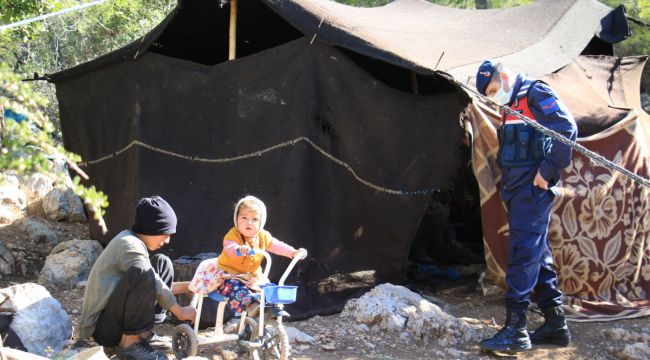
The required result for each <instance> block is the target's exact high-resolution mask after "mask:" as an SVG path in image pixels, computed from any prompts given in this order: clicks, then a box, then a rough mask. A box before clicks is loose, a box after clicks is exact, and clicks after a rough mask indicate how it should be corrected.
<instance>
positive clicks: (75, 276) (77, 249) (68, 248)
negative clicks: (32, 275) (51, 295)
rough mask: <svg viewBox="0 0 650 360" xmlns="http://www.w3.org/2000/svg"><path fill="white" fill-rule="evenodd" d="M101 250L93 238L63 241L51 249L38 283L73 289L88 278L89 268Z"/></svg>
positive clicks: (56, 288) (52, 287)
mask: <svg viewBox="0 0 650 360" xmlns="http://www.w3.org/2000/svg"><path fill="white" fill-rule="evenodd" d="M102 250H103V247H102V245H101V244H100V243H99V242H98V241H95V240H70V241H65V242H62V243H60V244H58V245H57V246H55V247H54V249H52V252H51V253H50V255H49V256H48V257H47V259H45V265H44V266H43V270H41V273H40V275H39V277H38V283H39V284H41V285H43V286H47V287H48V288H49V289H52V290H69V289H74V288H75V287H76V286H77V284H78V283H79V282H81V281H86V280H88V275H90V269H91V268H92V266H93V264H94V263H95V261H96V260H97V258H98V257H99V254H101V252H102Z"/></svg>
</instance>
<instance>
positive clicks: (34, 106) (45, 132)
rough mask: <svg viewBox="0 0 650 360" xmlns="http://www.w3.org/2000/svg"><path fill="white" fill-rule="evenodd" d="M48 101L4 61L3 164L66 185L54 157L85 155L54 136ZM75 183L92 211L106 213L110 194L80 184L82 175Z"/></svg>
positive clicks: (0, 79) (0, 73) (0, 105)
mask: <svg viewBox="0 0 650 360" xmlns="http://www.w3.org/2000/svg"><path fill="white" fill-rule="evenodd" d="M46 105H47V100H46V99H45V98H43V97H41V96H39V95H38V94H36V93H35V92H34V91H33V90H32V89H31V87H30V86H29V85H27V84H25V83H23V82H21V81H20V79H19V78H18V77H17V76H16V75H15V74H14V73H13V72H11V71H10V70H9V69H8V68H7V67H6V65H4V66H2V65H0V124H1V125H2V126H1V127H0V140H1V141H0V168H2V169H3V170H13V171H16V172H17V173H18V174H25V173H31V172H40V173H43V174H45V175H48V176H50V177H52V178H53V180H54V182H55V184H57V185H60V186H62V185H63V184H65V174H63V173H61V172H60V171H56V169H55V166H56V164H55V162H54V161H55V160H57V159H58V160H59V161H69V162H71V163H72V162H77V161H80V160H81V159H80V158H79V156H77V155H76V154H73V153H71V152H68V151H66V150H65V149H64V148H63V146H62V145H61V144H60V143H59V142H57V141H56V140H55V139H53V138H52V136H51V134H52V133H53V132H54V130H55V129H54V125H53V124H52V122H51V121H50V120H49V118H48V117H47V116H46V115H44V114H43V112H42V111H41V108H42V107H43V106H46ZM5 109H11V110H12V111H14V112H16V113H20V114H22V115H25V116H26V119H25V120H24V121H21V122H17V121H15V120H13V119H5V118H4V116H3V114H4V111H5ZM0 176H1V175H0ZM73 184H74V186H73V190H74V191H75V193H77V194H78V195H79V196H80V197H81V198H82V199H83V201H84V203H85V204H86V206H87V207H88V209H89V210H91V212H93V213H94V214H95V215H96V216H97V215H100V214H103V213H104V209H105V208H106V207H107V206H108V199H107V197H106V195H104V194H103V193H102V192H99V191H97V190H96V189H95V188H94V187H91V188H86V187H84V186H83V185H80V179H79V177H78V176H75V178H74V180H73Z"/></svg>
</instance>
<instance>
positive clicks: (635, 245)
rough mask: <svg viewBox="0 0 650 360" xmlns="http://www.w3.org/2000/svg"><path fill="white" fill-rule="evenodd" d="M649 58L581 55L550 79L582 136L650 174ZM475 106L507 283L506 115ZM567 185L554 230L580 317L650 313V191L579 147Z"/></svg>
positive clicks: (491, 265) (492, 225)
mask: <svg viewBox="0 0 650 360" xmlns="http://www.w3.org/2000/svg"><path fill="white" fill-rule="evenodd" d="M645 60H646V57H635V58H626V59H622V60H621V59H615V58H610V57H579V58H578V59H576V60H575V61H574V62H573V63H572V64H571V65H569V66H567V67H566V68H565V69H562V70H561V71H559V72H558V73H557V74H553V75H551V76H549V77H547V78H544V80H545V81H547V82H548V83H550V84H551V85H552V86H553V87H554V88H555V89H556V91H557V92H558V94H559V96H560V98H562V99H564V100H565V102H566V103H567V106H568V107H569V109H571V110H572V111H573V113H574V115H575V116H576V121H577V122H578V128H579V138H578V143H580V144H581V145H583V146H585V147H586V148H588V149H590V150H592V151H595V152H597V153H599V154H601V155H603V156H604V157H605V158H607V159H610V160H613V161H614V162H616V163H617V164H619V165H621V166H623V167H624V168H626V169H628V170H630V171H632V172H634V173H636V174H639V175H640V176H642V177H645V178H648V177H649V175H650V148H649V144H650V116H648V114H646V113H645V112H643V110H640V109H639V108H638V101H639V99H638V98H639V91H638V89H639V79H640V73H641V71H642V69H643V65H644V63H645ZM608 105H615V106H619V107H632V109H629V108H628V109H627V110H620V109H618V110H617V109H615V108H610V107H608ZM471 109H472V112H471V113H472V116H471V119H472V126H473V129H474V139H475V141H474V145H473V150H474V154H473V166H474V171H475V173H476V174H477V180H478V183H479V189H480V193H481V213H482V214H483V215H484V216H485V215H487V214H489V218H490V221H489V222H488V221H484V222H483V236H484V241H485V253H486V260H487V263H488V269H489V272H490V274H491V276H492V278H493V279H495V280H497V281H499V282H503V278H504V271H505V269H507V253H508V251H507V241H508V225H507V218H506V212H505V207H504V205H503V203H502V202H501V200H500V198H499V190H498V188H499V181H500V171H499V169H498V167H497V166H496V162H495V161H496V153H497V149H498V143H497V138H496V127H497V126H498V124H499V121H500V119H499V117H498V115H497V114H496V113H494V112H493V111H492V110H491V109H489V108H487V107H485V106H484V105H482V104H473V105H472V106H471ZM598 109H600V110H602V111H603V112H601V113H599V112H598V111H597V110H598ZM598 116H600V118H596V117H598ZM594 120H595V121H594ZM585 126H587V127H586V129H587V130H588V131H591V132H592V133H591V134H589V133H588V132H587V131H583V130H584V128H585ZM583 132H584V133H585V134H582V133H583ZM560 188H561V196H558V197H556V199H555V202H554V205H553V211H552V215H551V224H550V226H549V235H548V236H549V242H550V244H551V249H552V252H553V258H554V266H555V268H556V271H557V273H558V284H559V287H560V288H561V289H562V290H563V291H564V293H565V295H566V299H567V301H568V303H569V304H570V305H572V307H573V309H574V310H575V313H573V314H571V315H572V317H573V318H574V319H576V320H583V321H590V320H609V319H617V318H625V317H638V316H644V315H648V314H650V246H649V244H650V191H649V189H648V188H647V187H644V186H643V185H641V184H637V183H635V182H633V181H632V180H631V179H629V178H627V177H626V176H623V175H622V174H620V173H618V172H616V171H613V170H611V169H609V168H607V167H605V166H603V165H601V164H600V163H595V162H593V163H592V162H591V161H590V160H589V159H588V158H586V157H585V156H584V155H582V154H579V153H577V152H574V154H573V160H572V162H571V165H570V166H569V167H567V168H566V169H565V170H564V171H562V182H561V185H560Z"/></svg>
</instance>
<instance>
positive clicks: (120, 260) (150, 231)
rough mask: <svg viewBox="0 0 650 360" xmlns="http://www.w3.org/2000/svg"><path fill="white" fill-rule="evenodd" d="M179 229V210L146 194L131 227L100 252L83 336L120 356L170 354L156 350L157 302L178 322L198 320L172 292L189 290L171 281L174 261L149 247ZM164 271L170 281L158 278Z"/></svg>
mask: <svg viewBox="0 0 650 360" xmlns="http://www.w3.org/2000/svg"><path fill="white" fill-rule="evenodd" d="M174 233H176V214H175V213H174V210H173V209H172V208H171V206H170V205H169V204H168V203H167V202H166V201H165V200H164V199H163V198H161V197H159V196H153V197H150V198H142V199H140V201H139V202H138V205H137V208H136V212H135V223H134V224H133V227H132V229H131V230H124V231H122V232H120V233H119V234H117V236H115V238H113V239H112V240H111V241H110V243H109V244H108V245H107V246H106V248H105V249H104V251H103V252H102V253H101V255H100V256H99V258H98V259H97V261H96V262H95V264H94V265H93V268H92V270H91V271H90V276H89V277H88V283H87V285H86V291H85V293H84V299H83V306H82V310H81V316H80V318H79V338H80V339H87V338H89V337H91V336H92V337H93V339H94V340H95V341H96V342H97V343H99V344H100V345H103V346H106V347H115V352H116V353H117V357H118V359H143V360H149V359H151V360H155V359H158V360H161V359H167V356H166V355H165V354H164V353H162V352H160V351H158V350H156V349H154V348H152V347H151V346H150V345H149V344H148V343H147V339H149V338H151V336H152V335H153V332H152V329H153V325H154V321H155V317H154V313H155V307H156V303H158V304H160V306H162V308H164V309H168V310H169V311H171V312H172V313H173V314H174V315H176V317H177V318H178V319H179V320H190V321H192V320H194V318H195V315H196V311H195V310H194V308H193V307H191V306H185V307H181V306H179V305H178V304H177V303H176V298H175V297H174V294H177V293H183V292H187V283H172V280H173V276H174V273H173V266H172V262H171V260H170V259H169V258H168V257H166V256H164V255H162V254H157V255H155V256H154V257H153V258H154V261H155V263H156V269H154V268H153V267H152V265H151V261H150V259H149V253H148V251H147V250H150V251H154V250H158V249H160V248H161V247H163V246H165V245H167V244H168V243H169V240H170V238H171V235H172V234H174ZM159 274H163V276H164V277H166V278H167V279H166V280H168V284H171V290H170V288H169V286H168V284H165V282H164V281H163V280H162V279H161V278H160V275H159Z"/></svg>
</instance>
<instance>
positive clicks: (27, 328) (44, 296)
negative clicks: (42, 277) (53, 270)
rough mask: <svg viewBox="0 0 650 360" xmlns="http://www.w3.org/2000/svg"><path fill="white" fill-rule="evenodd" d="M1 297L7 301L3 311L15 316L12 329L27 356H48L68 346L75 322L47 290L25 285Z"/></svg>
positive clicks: (6, 292) (28, 284) (9, 289)
mask: <svg viewBox="0 0 650 360" xmlns="http://www.w3.org/2000/svg"><path fill="white" fill-rule="evenodd" d="M0 293H1V294H2V295H3V296H5V297H6V298H7V299H6V300H5V301H4V302H3V303H2V308H3V309H4V310H7V309H12V310H13V312H14V313H15V314H14V318H13V320H12V322H11V325H10V328H11V329H12V330H13V331H14V332H15V333H16V335H17V336H18V337H19V338H20V341H21V342H22V343H23V345H24V346H25V348H26V349H27V351H28V352H30V353H33V354H37V355H41V356H47V355H48V354H49V355H51V354H56V353H58V352H59V351H61V350H62V349H63V348H64V347H65V346H66V345H67V344H68V341H69V340H70V338H71V337H72V321H71V320H70V318H69V317H68V314H66V312H65V311H64V310H63V308H62V307H61V304H60V303H59V302H58V301H57V300H56V299H54V298H52V296H50V293H49V292H48V291H47V290H46V289H45V288H44V287H42V286H40V285H37V284H34V283H26V284H20V285H14V286H11V287H8V288H5V289H2V290H0Z"/></svg>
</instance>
